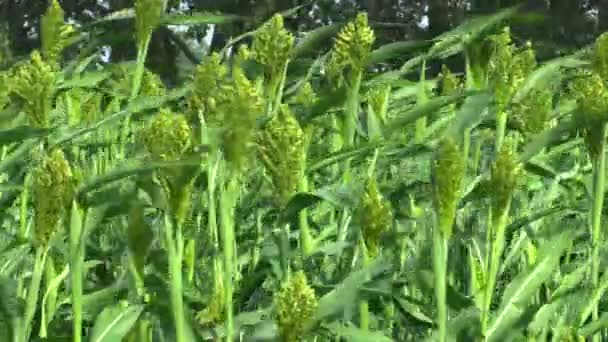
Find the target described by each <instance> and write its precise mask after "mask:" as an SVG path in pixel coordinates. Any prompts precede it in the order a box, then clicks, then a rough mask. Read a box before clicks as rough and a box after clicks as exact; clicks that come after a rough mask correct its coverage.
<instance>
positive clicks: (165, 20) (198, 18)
mask: <svg viewBox="0 0 608 342" xmlns="http://www.w3.org/2000/svg"><path fill="white" fill-rule="evenodd" d="M247 19H248V18H246V17H242V16H238V15H231V14H220V13H211V12H194V13H191V14H183V13H169V14H166V15H164V16H163V17H162V18H161V23H162V24H164V25H203V24H204V25H209V24H215V25H220V24H227V23H233V22H235V21H243V20H247Z"/></svg>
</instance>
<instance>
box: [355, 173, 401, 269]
mask: <svg viewBox="0 0 608 342" xmlns="http://www.w3.org/2000/svg"><path fill="white" fill-rule="evenodd" d="M359 217H360V220H361V228H362V233H363V240H364V241H365V245H366V246H367V248H368V251H369V253H370V256H371V257H375V256H376V255H377V254H378V250H379V246H380V240H381V238H382V234H384V233H385V232H386V231H387V230H389V229H390V227H391V226H392V223H393V213H392V208H391V205H390V202H389V201H386V200H385V199H384V198H383V197H382V194H381V193H380V191H378V184H377V183H376V179H375V178H370V179H368V181H367V185H366V189H365V193H364V195H363V198H362V199H361V207H360V209H359Z"/></svg>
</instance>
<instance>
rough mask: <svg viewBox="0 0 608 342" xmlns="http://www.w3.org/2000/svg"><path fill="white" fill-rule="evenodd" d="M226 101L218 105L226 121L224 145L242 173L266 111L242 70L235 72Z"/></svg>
mask: <svg viewBox="0 0 608 342" xmlns="http://www.w3.org/2000/svg"><path fill="white" fill-rule="evenodd" d="M224 92H225V93H224V94H225V99H224V100H222V102H221V103H220V105H219V106H218V110H219V111H220V112H221V114H220V115H222V116H223V119H224V133H223V137H222V140H223V146H224V153H225V155H226V160H227V161H228V162H229V164H231V165H232V167H233V169H234V170H238V171H240V170H242V168H243V167H244V166H245V164H246V162H247V160H248V152H249V147H250V145H251V144H252V143H253V142H254V137H255V128H256V120H257V118H258V116H259V114H260V113H262V110H263V104H264V102H263V99H262V97H261V96H260V95H259V93H258V90H257V88H256V86H255V84H254V83H253V82H251V81H249V80H248V79H247V77H246V76H245V73H244V72H243V70H242V69H240V68H235V69H234V70H233V72H232V83H231V85H230V86H229V87H226V88H225V89H224Z"/></svg>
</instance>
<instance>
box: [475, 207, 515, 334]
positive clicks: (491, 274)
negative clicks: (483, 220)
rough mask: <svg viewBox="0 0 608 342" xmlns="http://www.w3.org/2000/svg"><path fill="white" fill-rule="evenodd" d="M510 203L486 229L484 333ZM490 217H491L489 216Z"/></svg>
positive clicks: (482, 316) (491, 220)
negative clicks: (486, 260) (487, 251)
mask: <svg viewBox="0 0 608 342" xmlns="http://www.w3.org/2000/svg"><path fill="white" fill-rule="evenodd" d="M509 207H510V201H509V202H508V203H507V206H506V208H505V209H504V210H503V211H502V213H501V215H500V216H499V217H498V218H497V219H494V218H492V217H491V218H490V220H489V222H490V226H489V227H488V239H489V243H490V244H489V245H488V246H491V248H492V249H491V253H490V256H489V265H488V266H486V269H487V270H488V272H487V276H486V279H487V281H486V288H485V295H484V301H483V303H484V306H483V310H482V311H481V326H482V331H483V332H485V330H486V328H487V324H488V317H489V315H490V305H491V303H492V298H493V295H494V288H495V286H496V277H497V276H498V271H499V269H500V261H501V257H502V252H503V250H504V246H505V229H506V228H507V219H508V217H509ZM490 216H491V215H490Z"/></svg>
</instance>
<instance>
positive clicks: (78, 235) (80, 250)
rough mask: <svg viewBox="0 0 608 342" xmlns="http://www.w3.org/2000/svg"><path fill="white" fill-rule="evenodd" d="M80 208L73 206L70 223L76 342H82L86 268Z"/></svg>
mask: <svg viewBox="0 0 608 342" xmlns="http://www.w3.org/2000/svg"><path fill="white" fill-rule="evenodd" d="M74 211H80V209H79V208H78V206H77V205H76V204H75V203H74V204H73V206H72V222H71V223H70V281H71V284H72V316H73V317H72V335H73V341H74V342H80V341H82V295H83V287H82V278H83V266H84V243H83V241H82V240H83V239H82V234H83V225H82V218H81V215H80V213H79V212H74Z"/></svg>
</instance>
